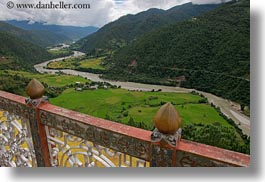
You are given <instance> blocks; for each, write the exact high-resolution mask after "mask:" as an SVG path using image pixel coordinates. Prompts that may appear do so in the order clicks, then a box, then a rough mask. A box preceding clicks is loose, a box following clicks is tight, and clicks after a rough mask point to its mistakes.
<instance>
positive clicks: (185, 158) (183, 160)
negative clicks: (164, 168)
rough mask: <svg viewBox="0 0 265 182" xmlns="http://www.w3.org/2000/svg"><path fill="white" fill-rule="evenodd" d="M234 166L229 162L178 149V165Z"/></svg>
mask: <svg viewBox="0 0 265 182" xmlns="http://www.w3.org/2000/svg"><path fill="white" fill-rule="evenodd" d="M229 166H230V167H233V165H229V164H227V163H223V162H220V161H216V160H213V159H209V158H205V157H202V156H198V155H194V154H191V153H187V152H183V151H177V167H229Z"/></svg>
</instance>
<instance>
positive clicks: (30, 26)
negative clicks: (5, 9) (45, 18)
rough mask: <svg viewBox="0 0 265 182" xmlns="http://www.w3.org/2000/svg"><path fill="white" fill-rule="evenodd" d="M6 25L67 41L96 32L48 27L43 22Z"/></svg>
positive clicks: (91, 29)
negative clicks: (49, 34) (56, 36)
mask: <svg viewBox="0 0 265 182" xmlns="http://www.w3.org/2000/svg"><path fill="white" fill-rule="evenodd" d="M7 23H9V24H11V25H14V26H16V27H19V28H22V29H24V30H35V31H36V30H37V31H46V32H47V31H48V32H52V33H54V34H56V35H58V36H63V37H67V39H70V40H71V41H76V40H79V39H81V38H83V37H86V36H88V35H89V34H91V33H94V32H96V31H97V30H98V28H97V27H94V26H87V27H76V26H63V25H48V24H46V23H43V22H30V21H16V20H10V21H7ZM61 43H62V42H61Z"/></svg>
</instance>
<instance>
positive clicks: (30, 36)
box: [0, 21, 71, 47]
mask: <svg viewBox="0 0 265 182" xmlns="http://www.w3.org/2000/svg"><path fill="white" fill-rule="evenodd" d="M0 31H1V32H6V33H9V34H10V35H13V36H15V37H18V38H20V39H23V40H25V41H28V42H31V43H33V44H36V45H39V46H42V47H48V46H53V45H57V44H60V43H63V42H71V39H69V38H68V37H66V36H63V35H59V34H55V33H52V32H50V31H46V30H24V29H21V28H18V27H16V26H13V25H10V24H8V23H5V22H1V21H0Z"/></svg>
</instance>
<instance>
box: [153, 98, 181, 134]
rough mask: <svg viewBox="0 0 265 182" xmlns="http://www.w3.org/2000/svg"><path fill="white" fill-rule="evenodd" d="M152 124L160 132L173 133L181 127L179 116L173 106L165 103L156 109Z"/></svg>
mask: <svg viewBox="0 0 265 182" xmlns="http://www.w3.org/2000/svg"><path fill="white" fill-rule="evenodd" d="M154 124H155V127H156V128H157V129H158V131H159V132H160V133H163V134H172V135H174V134H175V133H176V131H177V130H178V129H179V128H180V127H181V118H180V115H179V114H178V112H177V111H176V109H175V108H174V106H173V105H172V104H171V103H167V104H165V105H163V106H162V107H161V108H160V109H159V110H158V111H157V113H156V115H155V117H154Z"/></svg>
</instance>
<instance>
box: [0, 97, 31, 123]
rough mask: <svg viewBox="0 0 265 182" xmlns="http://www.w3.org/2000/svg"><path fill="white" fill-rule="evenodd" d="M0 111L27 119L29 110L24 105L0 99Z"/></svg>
mask: <svg viewBox="0 0 265 182" xmlns="http://www.w3.org/2000/svg"><path fill="white" fill-rule="evenodd" d="M0 109H2V110H5V111H8V112H10V113H13V114H15V115H18V116H20V117H23V118H28V110H29V108H28V107H27V106H26V105H25V104H20V103H17V102H14V101H11V100H8V99H5V98H1V97H0Z"/></svg>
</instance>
